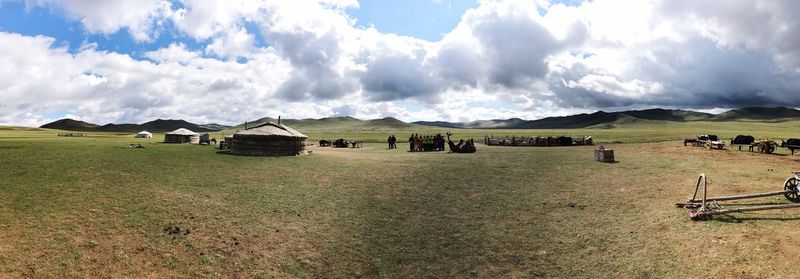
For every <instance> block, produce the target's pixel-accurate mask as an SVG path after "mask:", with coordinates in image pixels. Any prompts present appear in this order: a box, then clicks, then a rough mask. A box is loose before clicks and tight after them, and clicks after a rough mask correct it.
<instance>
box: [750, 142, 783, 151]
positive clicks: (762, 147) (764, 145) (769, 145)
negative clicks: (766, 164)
mask: <svg viewBox="0 0 800 279" xmlns="http://www.w3.org/2000/svg"><path fill="white" fill-rule="evenodd" d="M754 148H755V149H756V150H758V152H759V153H766V154H771V153H772V152H775V149H777V148H778V143H777V142H775V141H773V140H768V139H763V140H759V141H756V142H753V143H752V144H751V145H750V151H753V149H754Z"/></svg>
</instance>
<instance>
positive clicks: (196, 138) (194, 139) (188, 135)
mask: <svg viewBox="0 0 800 279" xmlns="http://www.w3.org/2000/svg"><path fill="white" fill-rule="evenodd" d="M187 142H188V143H191V144H199V143H200V134H198V133H195V132H192V131H190V130H189V129H185V128H180V129H177V130H175V131H172V132H169V133H167V134H166V135H164V143H187Z"/></svg>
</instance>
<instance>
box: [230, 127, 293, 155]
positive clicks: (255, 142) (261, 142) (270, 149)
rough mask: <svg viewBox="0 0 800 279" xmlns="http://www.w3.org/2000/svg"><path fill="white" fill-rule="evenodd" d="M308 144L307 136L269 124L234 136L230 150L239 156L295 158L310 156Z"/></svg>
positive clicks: (287, 128)
mask: <svg viewBox="0 0 800 279" xmlns="http://www.w3.org/2000/svg"><path fill="white" fill-rule="evenodd" d="M226 141H227V139H226ZM307 142H308V137H307V136H306V135H304V134H302V133H300V132H298V131H296V130H294V129H292V128H289V127H288V126H285V125H281V124H280V122H279V123H278V124H276V123H272V122H267V123H264V124H261V125H258V126H255V127H252V128H249V129H247V130H243V131H239V132H236V133H235V134H233V140H232V142H231V143H230V148H231V154H237V155H247V156H295V155H306V154H308V151H306V145H307V144H308V143H307Z"/></svg>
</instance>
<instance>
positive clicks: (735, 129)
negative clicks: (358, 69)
mask: <svg viewBox="0 0 800 279" xmlns="http://www.w3.org/2000/svg"><path fill="white" fill-rule="evenodd" d="M797 125H798V123H797V122H785V123H767V124H760V123H752V122H747V123H716V122H714V123H671V124H663V125H654V124H652V123H651V124H648V125H640V126H636V125H630V126H623V127H617V128H613V129H583V130H516V131H505V130H452V131H453V132H454V133H455V134H456V137H457V138H459V137H469V136H473V137H482V136H483V135H484V134H487V133H493V134H494V135H503V133H509V134H512V133H513V134H515V135H560V134H572V135H584V134H585V135H592V136H595V138H596V139H598V140H599V141H604V142H625V143H635V144H608V146H609V147H611V148H614V149H615V150H616V151H617V154H616V155H617V160H618V161H619V163H616V164H602V163H597V162H594V161H592V157H591V156H592V153H591V150H592V148H593V147H588V146H587V147H554V148H503V147H485V146H482V145H479V146H478V148H479V151H478V153H476V154H471V155H470V154H447V153H409V152H405V151H404V150H402V147H403V145H401V150H386V149H385V148H384V146H383V144H377V143H376V144H367V145H366V147H365V148H363V149H330V148H314V149H313V151H314V153H313V154H312V155H310V156H300V157H277V158H276V157H241V156H233V155H228V154H225V153H224V152H223V153H220V152H219V151H218V150H217V149H214V148H211V147H206V146H196V145H169V144H161V143H158V141H159V140H160V139H162V138H163V135H156V136H155V138H154V139H147V140H144V139H133V138H131V135H127V134H119V135H118V134H96V133H89V136H88V137H83V138H59V137H56V136H55V134H57V132H56V131H48V130H26V129H16V128H15V129H10V128H9V129H2V130H0V158H2V162H3V165H4V166H5V167H3V168H0V177H2V180H0V208H2V209H3V210H2V211H0V277H2V276H9V277H23V276H28V277H130V278H140V277H184V278H197V277H207V278H217V277H236V276H238V277H256V278H259V277H263V278H270V277H367V278H375V277H402V278H408V277H412V278H417V277H438V278H442V277H444V278H452V277H459V278H461V277H484V278H496V277H565V278H574V277H583V278H608V277H685V276H690V277H691V276H693V275H698V274H699V275H717V274H719V275H721V276H722V277H748V276H754V277H787V276H793V275H794V274H795V273H794V269H795V268H794V265H793V264H792V262H793V261H791V260H788V259H791V258H795V256H797V254H798V249H796V248H793V246H794V245H791V244H789V243H786V244H783V241H786V240H790V239H794V238H795V237H798V236H800V232H796V230H794V227H796V222H797V221H796V220H795V219H796V218H797V216H800V215H798V213H797V212H796V211H790V210H786V211H773V212H770V213H758V214H746V215H745V214H740V215H736V216H734V217H736V218H738V222H739V223H736V222H730V221H737V219H733V220H731V219H723V220H718V221H711V222H705V223H693V222H690V221H688V217H686V213H685V212H684V211H682V210H679V209H675V208H674V207H673V206H672V203H674V202H677V201H680V200H683V199H684V198H685V197H686V196H687V195H689V194H690V192H689V191H690V190H691V189H690V187H692V185H691V183H692V181H693V180H694V179H695V178H696V175H697V174H698V173H700V172H707V173H709V175H710V177H711V179H712V187H714V188H713V191H717V193H747V192H754V191H756V192H757V191H774V190H776V189H775V188H777V187H779V186H780V184H781V183H782V181H783V179H785V178H786V177H787V176H788V174H789V173H788V172H789V171H790V170H792V169H793V166H795V165H796V160H798V159H797V158H800V156H778V155H775V156H770V155H762V154H754V153H747V152H735V151H710V150H706V149H702V148H690V147H683V146H682V144H679V143H677V142H676V141H675V140H679V139H681V138H682V137H683V136H686V135H693V134H698V133H705V132H707V133H717V134H719V135H720V136H721V137H723V138H727V137H732V136H733V135H735V134H738V133H749V134H753V135H755V136H757V137H764V136H770V137H787V138H788V137H790V136H792V135H793V133H794V132H795V131H797V130H796V129H794V128H796V126H797ZM301 131H303V132H306V133H307V134H309V135H310V136H311V137H312V139H317V138H323V137H324V138H335V137H346V138H359V139H363V140H368V141H376V142H377V141H382V140H383V139H384V138H385V137H386V136H388V134H389V133H393V132H394V133H396V134H397V135H398V137H399V138H401V139H402V138H403V136H404V135H406V134H409V133H411V132H412V131H411V130H407V131H391V130H381V131H360V130H347V129H346V127H339V129H338V130H337V129H332V130H324V129H320V130H310V131H304V130H301ZM435 131H441V132H444V131H446V130H445V129H437V128H425V129H420V131H414V132H420V133H422V132H425V133H428V132H435ZM740 131H741V132H740ZM798 134H800V133H798ZM798 136H800V135H798ZM218 138H221V137H220V136H218ZM664 141H667V142H664ZM128 143H144V145H145V146H146V148H144V149H128V148H125V145H127V144H128ZM784 152H785V151H784ZM570 204H573V205H574V206H570ZM171 226H178V227H180V228H181V229H182V232H181V233H180V234H177V235H176V234H173V235H170V234H168V233H165V231H164V228H165V227H171ZM187 228H188V229H189V230H190V233H189V234H185V229H187ZM776 232H780V233H776ZM776 257H777V258H778V260H776V259H775V258H776ZM780 259H784V260H780Z"/></svg>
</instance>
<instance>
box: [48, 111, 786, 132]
mask: <svg viewBox="0 0 800 279" xmlns="http://www.w3.org/2000/svg"><path fill="white" fill-rule="evenodd" d="M790 120H800V110H797V109H793V108H786V107H773V108H766V107H746V108H740V109H732V110H729V111H726V112H723V113H720V114H711V113H704V112H696V111H689V110H675V109H660V108H655V109H646V110H629V111H617V112H605V111H597V112H594V113H582V114H575V115H569V116H554V117H546V118H542V119H537V120H523V119H519V118H509V119H492V120H476V121H472V122H466V123H457V122H446V121H417V122H412V123H406V122H403V121H401V120H399V119H396V118H392V117H385V118H381V119H371V120H361V119H358V118H354V117H350V116H336V117H326V118H319V119H314V118H305V119H282V120H281V123H283V124H286V125H288V126H291V127H292V128H295V129H300V130H303V129H312V130H326V131H336V130H341V129H347V130H361V131H379V130H392V129H409V128H414V127H419V126H433V127H443V128H462V129H579V128H599V129H607V128H613V127H616V126H618V125H625V124H632V123H657V122H691V121H710V122H722V121H750V122H781V121H790ZM267 121H270V122H278V120H277V119H275V118H270V117H264V118H260V119H256V120H253V121H248V122H246V123H242V124H239V125H236V126H233V127H230V126H225V125H219V124H203V125H199V124H194V123H190V122H187V121H184V120H171V119H167V120H165V119H157V120H153V121H150V122H146V123H143V124H106V125H102V126H99V125H96V124H92V123H87V122H83V121H78V120H74V119H61V120H58V121H55V122H52V123H48V124H45V125H42V126H41V128H48V129H59V130H69V131H98V132H138V131H142V130H147V131H151V132H168V131H172V130H175V129H177V128H187V129H189V130H192V131H196V132H211V131H221V130H228V131H235V130H242V129H245V126H248V127H253V126H257V125H259V124H262V123H265V122H267Z"/></svg>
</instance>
